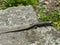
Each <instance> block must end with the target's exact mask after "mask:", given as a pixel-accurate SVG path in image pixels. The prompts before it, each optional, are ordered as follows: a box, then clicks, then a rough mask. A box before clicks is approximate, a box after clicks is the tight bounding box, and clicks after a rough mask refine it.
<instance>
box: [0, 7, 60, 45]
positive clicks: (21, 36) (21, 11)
mask: <svg viewBox="0 0 60 45" xmlns="http://www.w3.org/2000/svg"><path fill="white" fill-rule="evenodd" d="M36 23H38V20H37V16H36V13H35V11H34V10H33V8H32V6H21V7H11V8H8V9H5V10H0V45H60V32H59V31H57V30H56V29H55V28H54V27H52V26H43V27H37V28H32V29H29V30H25V31H20V32H13V33H12V32H10V33H2V32H6V31H14V30H18V29H23V28H26V27H29V26H31V25H33V24H36Z"/></svg>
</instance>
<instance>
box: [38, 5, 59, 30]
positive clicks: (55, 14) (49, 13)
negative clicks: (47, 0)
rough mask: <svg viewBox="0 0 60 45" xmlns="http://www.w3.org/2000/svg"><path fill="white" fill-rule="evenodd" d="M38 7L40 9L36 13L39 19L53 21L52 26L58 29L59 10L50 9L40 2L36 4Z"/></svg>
mask: <svg viewBox="0 0 60 45" xmlns="http://www.w3.org/2000/svg"><path fill="white" fill-rule="evenodd" d="M38 8H39V9H40V11H39V13H38V17H39V20H42V21H52V22H53V23H54V24H53V26H55V27H56V28H57V29H58V30H60V10H57V9H53V10H51V9H48V8H47V7H46V6H43V5H41V4H40V5H39V6H38Z"/></svg>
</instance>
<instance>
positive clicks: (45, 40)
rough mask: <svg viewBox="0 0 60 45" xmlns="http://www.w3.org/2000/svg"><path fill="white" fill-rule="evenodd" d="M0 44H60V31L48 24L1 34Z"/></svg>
mask: <svg viewBox="0 0 60 45" xmlns="http://www.w3.org/2000/svg"><path fill="white" fill-rule="evenodd" d="M0 45H60V32H57V31H56V29H55V28H53V27H51V26H48V27H38V28H37V29H30V30H28V31H22V32H15V33H6V34H1V35H0Z"/></svg>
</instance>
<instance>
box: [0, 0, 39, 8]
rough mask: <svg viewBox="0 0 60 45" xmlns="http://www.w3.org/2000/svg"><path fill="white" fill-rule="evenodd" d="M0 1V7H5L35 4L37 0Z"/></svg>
mask: <svg viewBox="0 0 60 45" xmlns="http://www.w3.org/2000/svg"><path fill="white" fill-rule="evenodd" d="M0 3H3V4H2V6H0V9H5V8H8V7H13V6H21V5H25V6H26V5H37V4H38V1H37V0H0Z"/></svg>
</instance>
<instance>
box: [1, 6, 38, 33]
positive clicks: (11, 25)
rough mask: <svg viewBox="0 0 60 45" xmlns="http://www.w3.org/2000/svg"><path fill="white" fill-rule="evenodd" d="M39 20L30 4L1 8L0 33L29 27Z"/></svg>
mask: <svg viewBox="0 0 60 45" xmlns="http://www.w3.org/2000/svg"><path fill="white" fill-rule="evenodd" d="M37 22H38V20H37V16H36V13H35V11H34V9H33V7H32V6H30V5H29V6H19V7H10V8H7V9H5V10H0V33H1V32H6V31H14V30H19V29H23V28H27V27H30V26H31V25H32V24H35V23H37Z"/></svg>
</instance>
